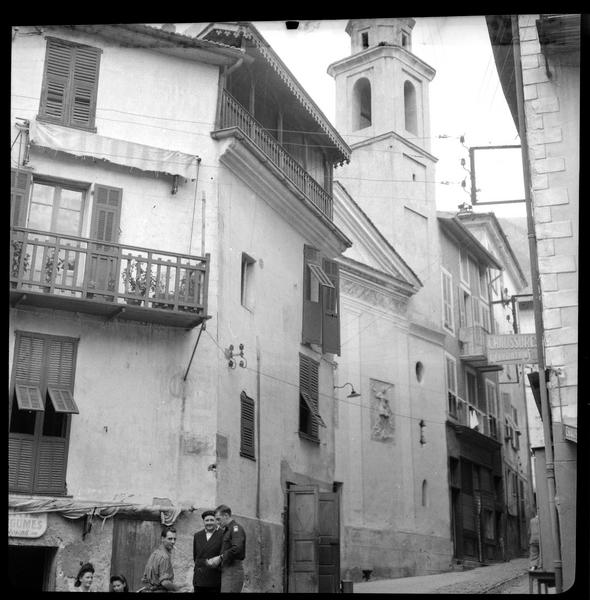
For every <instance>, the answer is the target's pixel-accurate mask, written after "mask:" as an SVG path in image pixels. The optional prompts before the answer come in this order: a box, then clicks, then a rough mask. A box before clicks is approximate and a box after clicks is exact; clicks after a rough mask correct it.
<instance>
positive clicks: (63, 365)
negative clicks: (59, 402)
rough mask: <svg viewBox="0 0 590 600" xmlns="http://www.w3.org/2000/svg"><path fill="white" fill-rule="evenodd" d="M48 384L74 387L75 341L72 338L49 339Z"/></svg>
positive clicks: (71, 388)
mask: <svg viewBox="0 0 590 600" xmlns="http://www.w3.org/2000/svg"><path fill="white" fill-rule="evenodd" d="M47 344H48V350H47V385H48V386H51V387H60V388H65V389H69V390H70V391H71V390H73V389H74V364H75V357H74V353H75V348H74V342H72V341H70V340H48V341H47Z"/></svg>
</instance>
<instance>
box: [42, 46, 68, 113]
mask: <svg viewBox="0 0 590 600" xmlns="http://www.w3.org/2000/svg"><path fill="white" fill-rule="evenodd" d="M73 58H74V48H73V46H72V45H71V44H69V43H67V42H65V41H63V40H59V39H55V38H48V39H47V53H46V56H45V73H44V78H43V88H42V90H41V107H40V109H39V113H40V116H42V117H45V118H46V119H49V120H51V121H55V122H59V123H64V124H67V113H68V89H69V86H70V73H71V66H72V62H73Z"/></svg>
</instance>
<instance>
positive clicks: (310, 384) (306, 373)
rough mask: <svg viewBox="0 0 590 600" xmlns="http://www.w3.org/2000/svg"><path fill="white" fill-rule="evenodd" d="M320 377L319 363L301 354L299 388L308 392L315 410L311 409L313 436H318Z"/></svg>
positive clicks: (305, 392)
mask: <svg viewBox="0 0 590 600" xmlns="http://www.w3.org/2000/svg"><path fill="white" fill-rule="evenodd" d="M318 379H319V363H318V362H316V361H315V360H312V359H311V358H309V356H306V355H305V354H300V355H299V389H300V392H301V393H304V394H307V395H308V397H309V400H310V402H311V403H312V405H313V407H314V408H315V411H314V410H312V411H311V431H310V432H309V434H310V435H311V436H312V437H315V438H317V437H318V419H317V418H316V414H319V407H318V391H319V390H318V388H319V385H318ZM300 402H301V400H300Z"/></svg>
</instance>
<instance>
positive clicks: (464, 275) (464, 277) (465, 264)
mask: <svg viewBox="0 0 590 600" xmlns="http://www.w3.org/2000/svg"><path fill="white" fill-rule="evenodd" d="M459 254H460V262H459V264H460V273H461V281H462V282H463V283H465V284H466V285H467V286H469V257H468V256H467V252H465V250H463V248H461V249H460V250H459Z"/></svg>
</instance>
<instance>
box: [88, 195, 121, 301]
mask: <svg viewBox="0 0 590 600" xmlns="http://www.w3.org/2000/svg"><path fill="white" fill-rule="evenodd" d="M122 196H123V190H122V189H120V188H112V187H107V186H104V185H96V186H95V187H94V206H93V209H92V221H91V223H90V237H91V238H93V239H95V240H99V241H101V242H113V243H117V242H118V241H119V227H120V222H121V202H122ZM93 248H94V249H95V250H96V251H97V254H92V255H90V259H89V260H90V264H89V266H88V272H87V279H88V281H89V282H92V284H91V285H90V287H92V288H94V289H96V290H103V291H113V289H114V286H115V283H116V282H117V281H118V263H117V254H118V252H117V248H116V246H111V245H107V244H94V245H93ZM109 255H112V256H109Z"/></svg>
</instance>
